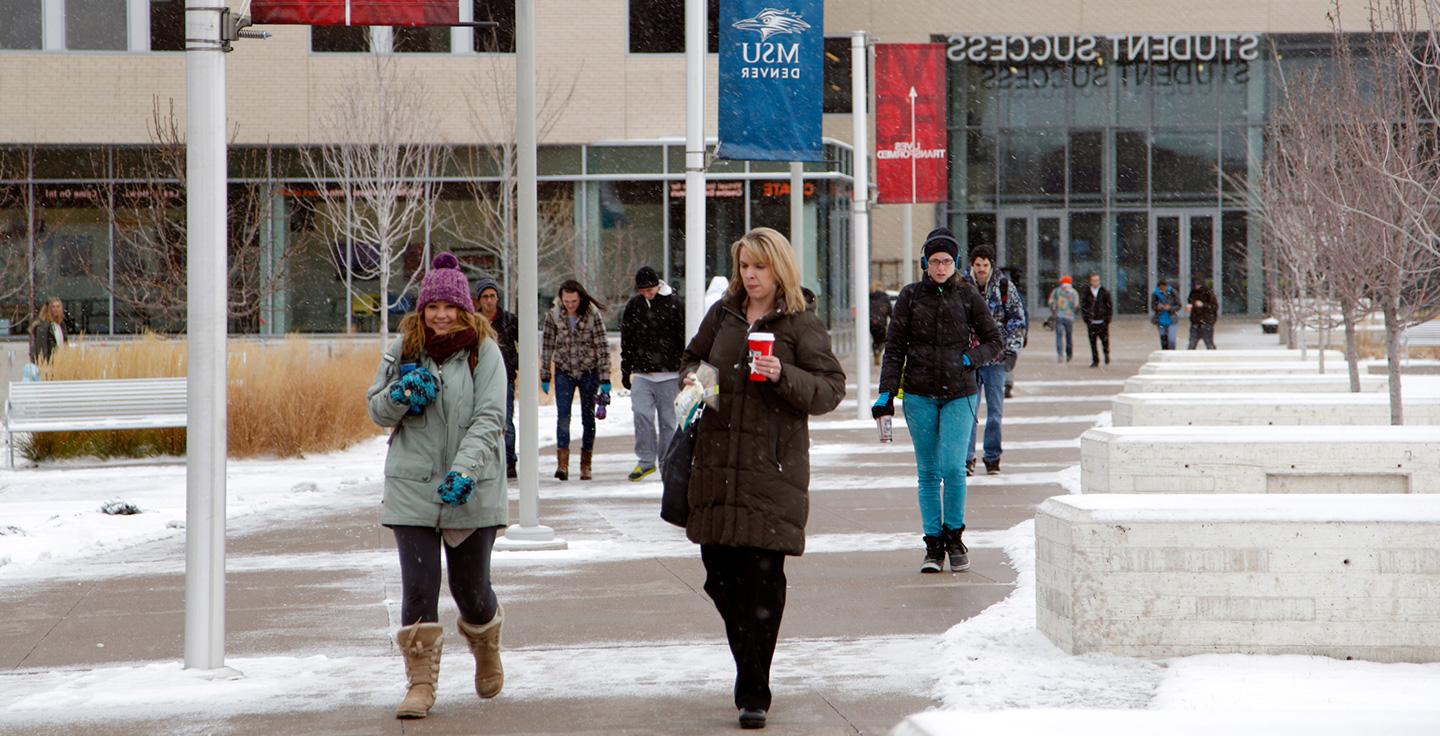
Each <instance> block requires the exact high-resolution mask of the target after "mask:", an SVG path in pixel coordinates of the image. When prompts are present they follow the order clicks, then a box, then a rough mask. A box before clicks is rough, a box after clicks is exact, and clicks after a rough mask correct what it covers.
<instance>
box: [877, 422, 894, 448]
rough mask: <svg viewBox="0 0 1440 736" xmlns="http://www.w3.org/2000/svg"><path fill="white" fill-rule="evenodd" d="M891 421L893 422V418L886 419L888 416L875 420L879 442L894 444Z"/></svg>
mask: <svg viewBox="0 0 1440 736" xmlns="http://www.w3.org/2000/svg"><path fill="white" fill-rule="evenodd" d="M892 420H893V417H888V416H887V417H880V418H879V419H876V420H875V423H876V424H878V425H880V441H881V442H894V441H895V430H894V429H893V427H892Z"/></svg>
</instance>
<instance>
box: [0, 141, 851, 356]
mask: <svg viewBox="0 0 1440 736" xmlns="http://www.w3.org/2000/svg"><path fill="white" fill-rule="evenodd" d="M826 149H827V152H826V158H827V159H829V160H831V161H838V162H839V164H838V167H837V166H829V167H827V166H826V165H825V164H811V165H807V171H806V174H805V177H806V178H805V195H804V197H805V217H806V236H807V241H808V242H810V243H814V244H815V247H814V248H813V249H811V250H810V251H809V259H810V260H809V262H808V263H807V264H806V274H807V279H806V281H807V285H808V286H809V287H810V288H811V289H812V290H814V291H815V292H816V295H817V297H818V298H819V300H820V307H821V310H822V311H821V314H822V315H823V316H824V317H826V318H827V320H840V321H847V320H848V315H849V309H850V297H849V292H848V291H847V290H846V289H847V284H848V283H849V276H848V267H847V264H848V263H849V255H848V223H849V216H850V213H849V196H850V178H849V173H848V169H849V161H850V152H849V149H848V148H846V147H845V146H844V145H843V144H835V143H827V144H826ZM447 153H448V154H450V155H448V156H447V157H445V163H444V164H443V166H441V167H439V168H440V170H439V171H437V172H436V175H435V176H433V177H430V178H427V179H423V180H420V181H417V182H416V183H415V184H416V189H415V191H416V192H417V194H418V193H421V192H430V193H432V194H433V196H434V199H435V206H434V207H433V208H431V210H430V212H429V214H428V216H426V217H425V218H424V221H423V223H421V224H420V225H418V226H417V227H416V228H415V229H414V230H413V231H412V232H410V233H409V234H408V235H407V236H406V237H405V238H404V243H403V245H402V246H401V248H402V251H403V255H402V256H401V257H400V259H399V262H398V266H397V269H396V272H395V273H394V274H393V275H392V277H391V281H390V285H389V289H388V291H389V301H390V302H391V303H395V302H397V301H402V300H403V299H405V298H406V297H413V296H414V293H415V292H416V290H417V289H418V279H419V276H420V274H422V273H423V270H424V267H425V264H426V263H427V261H428V260H429V257H430V255H431V254H433V253H436V252H439V251H442V250H449V251H452V252H454V253H456V255H457V256H459V258H460V260H461V262H462V263H463V264H464V265H465V267H466V268H467V269H468V270H469V271H470V273H471V274H472V276H474V275H479V274H481V273H484V274H487V275H490V276H493V277H494V278H495V279H496V280H497V281H499V282H500V283H501V285H502V287H504V288H505V290H506V292H507V294H509V295H510V298H509V299H507V302H509V303H514V291H513V289H514V287H515V286H516V277H515V269H516V268H517V266H516V263H515V253H514V248H513V247H508V246H507V244H508V243H513V242H514V233H515V227H516V225H515V209H514V207H515V203H514V201H513V198H512V197H507V196H506V195H505V189H506V188H505V187H504V186H502V177H501V176H500V174H501V172H503V171H505V170H506V168H507V166H506V161H507V155H506V153H505V151H504V150H503V149H496V148H484V147H472V148H458V149H451V150H449V151H447ZM303 155H304V151H302V150H300V149H295V148H270V149H265V148H244V147H232V149H231V153H230V163H231V172H230V182H231V184H230V192H229V200H230V217H229V220H230V233H229V239H230V244H229V248H228V254H227V255H228V259H229V264H230V282H231V293H230V304H231V320H230V329H231V331H232V332H235V333H261V334H281V333H286V332H346V331H356V332H366V331H372V330H375V329H377V328H378V323H377V320H378V319H379V316H378V314H377V310H376V309H375V308H374V306H375V305H376V304H378V303H379V299H380V284H379V281H378V280H377V279H375V278H373V277H370V276H369V274H372V273H373V272H374V271H375V270H376V264H377V253H376V249H375V248H374V247H373V246H371V245H369V244H367V243H364V242H360V241H359V240H357V238H356V237H355V235H354V233H352V232H346V231H345V230H346V229H347V228H346V227H345V225H344V223H345V222H346V221H347V217H346V215H345V213H344V212H341V211H335V212H329V211H326V210H325V209H324V208H325V207H327V205H326V204H325V200H324V199H323V198H322V197H321V196H320V194H321V192H320V191H319V189H318V187H320V186H326V187H331V188H332V190H333V188H338V187H340V182H338V181H326V182H319V183H317V182H314V181H312V180H311V179H310V178H309V177H308V176H307V175H306V173H305V168H304V166H303V164H302V158H303ZM512 155H513V153H512ZM683 161H684V144H683V143H682V142H670V141H654V142H644V143H640V144H631V143H628V142H627V143H617V144H610V145H600V144H597V145H579V146H546V147H542V148H541V150H540V156H539V167H540V176H541V181H540V185H539V192H540V213H539V224H540V274H539V276H540V279H539V281H540V293H539V294H537V295H536V296H537V297H538V298H539V302H538V304H539V305H540V308H542V309H543V308H544V307H545V306H546V305H548V304H549V303H550V300H551V298H552V297H553V296H554V290H555V287H557V286H558V285H559V283H560V282H561V281H563V280H565V279H567V278H572V277H573V278H577V279H579V280H580V281H581V282H582V283H584V284H585V285H586V286H587V288H588V289H590V291H591V292H592V293H593V294H595V295H596V296H597V297H598V298H600V299H602V300H604V301H606V302H607V303H609V304H612V305H615V306H616V307H618V306H619V305H621V304H623V303H624V301H625V300H626V299H628V298H629V296H630V295H631V294H632V293H633V291H634V289H633V284H634V281H633V279H634V274H635V271H636V269H638V268H639V267H640V266H642V265H650V266H652V267H653V268H655V269H656V270H657V271H659V272H660V273H662V274H664V276H665V278H666V279H667V280H669V281H670V283H671V284H672V285H675V286H677V287H678V286H679V285H680V284H681V282H682V281H683V279H684V267H683V264H684V236H685V206H684V193H685V182H684V166H683ZM177 165H181V166H183V158H182V159H178V160H177V159H174V158H173V157H172V156H170V155H169V154H168V152H167V151H164V150H161V149H156V148H150V147H94V148H73V147H72V148H56V147H9V148H6V147H0V249H3V253H4V255H5V257H4V258H3V259H0V324H8V326H9V329H10V331H11V332H12V333H17V334H18V333H23V332H24V330H25V328H26V326H27V320H28V319H29V316H30V315H32V314H34V310H35V305H36V304H38V303H41V302H42V301H44V300H45V299H48V298H49V297H52V296H55V297H59V298H61V299H63V300H64V301H65V302H66V311H67V314H68V315H69V316H70V319H71V320H72V321H73V324H72V328H73V329H74V330H75V331H77V332H86V333H90V334H130V333H136V332H139V331H142V330H147V329H149V330H156V331H160V332H178V331H181V330H183V328H184V318H185V314H184V293H183V289H177V288H175V284H176V283H177V282H179V283H183V279H184V274H185V271H184V263H185V258H184V255H185V245H184V243H185V237H184V218H185V208H184V192H183V190H182V188H181V187H180V185H179V178H178V175H177V174H176V173H175V172H176V168H175V167H176V166H177ZM827 168H839V169H840V170H838V171H831V170H827ZM706 189H707V198H706V200H707V218H708V225H707V248H706V272H707V276H714V275H723V276H726V277H728V276H729V275H730V268H731V264H730V256H729V246H730V243H731V242H733V241H734V240H736V239H737V238H738V237H739V236H740V235H742V234H743V233H744V232H745V231H746V230H748V229H749V228H751V227H757V226H761V225H765V226H770V227H774V228H776V229H777V230H780V231H781V232H788V231H789V229H790V211H789V191H790V178H789V169H788V166H781V167H776V166H772V165H767V164H762V163H758V162H757V163H754V164H747V163H745V162H727V161H716V162H715V163H714V164H713V165H712V167H711V171H710V174H709V181H708V184H707V187H706ZM331 201H332V202H337V201H338V202H340V203H342V204H333V205H329V206H332V207H343V199H340V200H336V199H334V198H332V199H331ZM337 223H339V224H338V225H337ZM619 311H620V310H619V309H618V308H616V309H610V310H608V311H607V315H608V316H609V317H610V319H611V320H612V321H614V320H617V319H618V315H619ZM395 312H396V313H395V314H391V315H389V318H390V319H391V320H392V323H394V324H398V320H399V316H400V314H399V313H400V312H403V309H397V310H395Z"/></svg>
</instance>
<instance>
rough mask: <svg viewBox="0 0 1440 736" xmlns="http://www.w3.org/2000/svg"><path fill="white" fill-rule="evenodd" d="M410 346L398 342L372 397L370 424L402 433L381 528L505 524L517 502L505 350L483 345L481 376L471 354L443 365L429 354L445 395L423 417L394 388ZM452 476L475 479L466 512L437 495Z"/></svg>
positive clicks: (389, 456) (391, 454)
mask: <svg viewBox="0 0 1440 736" xmlns="http://www.w3.org/2000/svg"><path fill="white" fill-rule="evenodd" d="M402 342H403V338H397V339H396V340H395V341H394V342H393V343H392V344H391V345H390V348H389V349H388V350H386V351H385V356H384V358H383V359H382V360H381V361H380V367H379V369H378V370H376V372H375V381H374V383H372V384H371V386H370V390H369V391H368V392H366V397H367V398H368V400H369V405H370V407H369V408H370V419H371V420H373V421H374V422H375V423H376V424H378V425H380V426H382V427H393V428H394V431H393V432H392V433H391V435H390V449H389V451H388V452H387V453H386V455H385V499H384V504H385V508H384V511H383V513H381V515H380V523H381V524H384V525H386V526H424V527H430V528H434V529H477V528H485V527H492V526H503V525H504V524H506V523H507V519H508V512H509V503H508V501H507V499H506V493H505V433H504V428H505V361H504V358H502V357H501V355H500V348H499V346H497V345H496V344H495V341H494V340H484V341H482V342H481V343H480V345H479V347H478V355H477V357H478V361H477V362H476V364H475V371H474V372H473V373H471V371H470V364H469V359H470V353H469V351H468V350H461V351H460V352H458V353H456V354H454V355H452V356H450V359H449V360H446V361H445V365H443V366H439V367H437V366H436V365H435V362H434V361H433V360H431V359H430V357H429V356H421V357H420V359H419V361H418V362H419V363H420V365H422V366H424V367H425V368H426V369H427V370H429V371H430V372H431V373H434V374H435V376H436V377H437V378H439V379H440V395H439V396H438V397H437V398H436V401H435V402H434V403H432V404H431V405H429V406H427V407H425V412H424V413H423V414H406V413H405V410H406V407H404V406H400V405H398V404H396V403H395V402H393V401H391V400H390V387H391V386H392V385H393V384H394V383H395V381H396V380H398V379H399V373H400V372H399V369H398V366H397V364H398V363H399V362H400V347H401V344H402ZM452 470H454V471H457V472H463V473H465V474H466V475H468V476H470V477H472V478H474V479H475V491H474V493H473V494H472V495H471V496H470V500H469V501H468V502H466V503H465V504H464V505H462V506H459V507H451V506H448V505H446V504H445V503H444V502H443V501H441V500H440V494H439V492H438V490H437V488H438V487H439V485H440V481H442V480H444V479H445V474H446V473H448V472H450V471H452Z"/></svg>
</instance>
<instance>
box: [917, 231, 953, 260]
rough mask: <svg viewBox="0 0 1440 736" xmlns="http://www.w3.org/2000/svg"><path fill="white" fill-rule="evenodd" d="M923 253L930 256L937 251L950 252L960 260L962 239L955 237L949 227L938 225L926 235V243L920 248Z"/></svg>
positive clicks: (951, 255) (927, 256)
mask: <svg viewBox="0 0 1440 736" xmlns="http://www.w3.org/2000/svg"><path fill="white" fill-rule="evenodd" d="M920 252H921V254H922V255H923V256H924V257H926V258H929V257H930V256H932V255H935V254H936V253H948V254H950V257H951V258H952V259H954V260H957V261H958V260H960V241H959V240H956V239H955V234H954V233H952V232H950V228H948V227H937V228H935V229H934V230H931V231H930V234H929V235H926V236H925V245H924V246H922V247H921V249H920Z"/></svg>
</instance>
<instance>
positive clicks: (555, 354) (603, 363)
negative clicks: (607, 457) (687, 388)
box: [540, 279, 610, 480]
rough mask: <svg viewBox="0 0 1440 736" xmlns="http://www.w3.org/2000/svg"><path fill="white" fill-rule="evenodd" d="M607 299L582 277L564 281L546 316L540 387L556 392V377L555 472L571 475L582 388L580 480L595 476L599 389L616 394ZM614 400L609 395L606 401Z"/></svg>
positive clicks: (563, 476)
mask: <svg viewBox="0 0 1440 736" xmlns="http://www.w3.org/2000/svg"><path fill="white" fill-rule="evenodd" d="M604 309H605V305H604V304H602V303H601V302H599V301H598V300H596V299H595V298H594V297H592V296H590V293H589V292H587V291H585V287H583V286H581V285H580V282H578V281H576V280H574V279H570V280H567V281H566V282H565V283H563V284H560V293H559V294H557V295H556V296H555V306H554V307H553V308H552V309H551V310H550V312H549V314H547V315H546V317H545V328H544V330H543V332H542V336H543V339H542V340H541V346H542V347H541V351H540V390H541V392H543V393H550V378H551V375H552V374H551V366H552V364H553V366H554V374H553V375H554V378H555V477H556V478H557V479H559V480H569V479H570V407H571V406H572V405H573V403H574V400H575V392H576V391H579V392H580V428H581V435H580V480H590V469H591V460H592V458H593V456H594V452H595V399H596V394H597V392H598V393H602V394H604V395H605V396H606V397H607V398H608V397H609V396H610V344H609V343H608V342H606V340H605V320H604V318H603V317H602V316H601V312H603V311H604ZM606 403H608V401H607V402H606Z"/></svg>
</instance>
